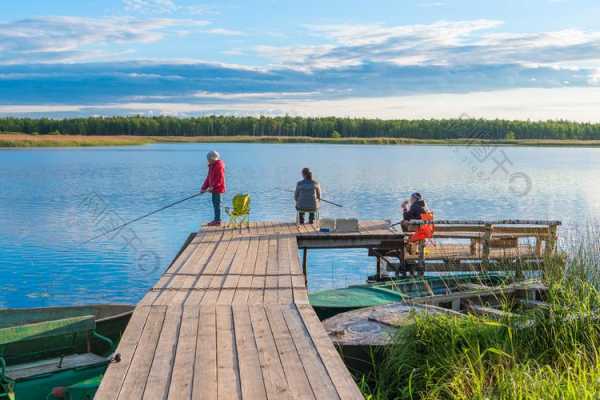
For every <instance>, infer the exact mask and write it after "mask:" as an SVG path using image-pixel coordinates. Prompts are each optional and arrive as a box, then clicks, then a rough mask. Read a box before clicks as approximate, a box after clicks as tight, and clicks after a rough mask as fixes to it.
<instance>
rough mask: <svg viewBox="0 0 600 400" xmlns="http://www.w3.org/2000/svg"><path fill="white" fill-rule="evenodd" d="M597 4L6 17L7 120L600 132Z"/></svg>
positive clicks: (63, 0) (196, 2)
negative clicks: (470, 123) (515, 123)
mask: <svg viewBox="0 0 600 400" xmlns="http://www.w3.org/2000/svg"><path fill="white" fill-rule="evenodd" d="M599 20H600V3H599V2H598V1H597V0H526V1H524V0H518V1H517V0H490V1H481V0H478V1H475V0H439V1H437V0H414V1H410V0H403V1H400V0H389V1H388V0H385V1H379V0H371V1H365V0H343V1H342V0H319V1H317V0H303V1H286V0H280V1H274V0H273V1H267V0H245V1H242V0H220V1H214V2H211V1H200V0H87V1H86V0H77V1H75V0H53V1H47V0H28V1H21V2H18V1H13V0H6V1H2V2H0V94H1V96H0V115H18V116H51V117H59V116H80V115H115V114H118V115H121V114H132V113H135V114H148V115H157V114H169V115H181V116H185V115H203V114H212V113H221V114H234V115H257V114H269V115H282V114H290V115H339V116H368V117H380V118H436V117H461V116H465V115H469V116H473V117H485V118H514V119H528V118H529V119H573V120H581V121H591V120H593V121H600V112H598V111H597V110H598V109H599V106H600V25H599V24H598V21H599Z"/></svg>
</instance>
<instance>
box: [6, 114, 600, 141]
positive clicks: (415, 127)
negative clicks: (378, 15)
mask: <svg viewBox="0 0 600 400" xmlns="http://www.w3.org/2000/svg"><path fill="white" fill-rule="evenodd" d="M0 132H13V133H28V134H39V135H47V134H64V135H74V134H78V135H136V136H239V135H247V136H291V137H294V136H308V137H315V138H340V137H348V138H352V137H362V138H372V137H389V138H411V139H440V140H443V139H461V138H462V139H465V138H467V139H468V138H473V139H478V140H486V139H489V140H505V139H506V140H514V139H568V140H598V139H600V124H593V123H579V122H571V121H562V120H558V121H510V120H500V119H495V120H486V119H420V120H419V119H417V120H407V119H399V120H382V119H366V118H337V117H323V118H306V117H291V116H284V117H234V116H203V117H194V118H178V117H170V116H159V117H145V116H125V117H89V118H68V119H49V118H40V119H33V118H10V117H7V118H0Z"/></svg>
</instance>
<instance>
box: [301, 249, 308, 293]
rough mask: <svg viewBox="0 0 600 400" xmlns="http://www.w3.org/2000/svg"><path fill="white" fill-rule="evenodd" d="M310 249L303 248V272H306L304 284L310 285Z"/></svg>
mask: <svg viewBox="0 0 600 400" xmlns="http://www.w3.org/2000/svg"><path fill="white" fill-rule="evenodd" d="M307 263H308V249H307V248H306V247H305V248H303V249H302V273H303V274H304V285H308V267H307Z"/></svg>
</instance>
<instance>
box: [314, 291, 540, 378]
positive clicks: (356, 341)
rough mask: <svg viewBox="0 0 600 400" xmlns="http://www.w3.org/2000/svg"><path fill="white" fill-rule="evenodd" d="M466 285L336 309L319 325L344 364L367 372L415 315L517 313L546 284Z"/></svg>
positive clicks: (537, 302) (533, 303) (535, 300)
mask: <svg viewBox="0 0 600 400" xmlns="http://www.w3.org/2000/svg"><path fill="white" fill-rule="evenodd" d="M469 286H470V287H469V290H466V291H463V292H457V293H452V294H448V295H434V296H426V297H421V298H416V299H413V300H409V301H407V302H401V303H391V304H384V305H380V306H374V307H368V308H362V309H359V310H354V311H349V312H345V313H341V314H338V315H336V316H334V317H332V318H329V319H326V320H325V321H323V325H324V327H325V329H326V331H327V333H328V334H329V337H330V338H331V340H332V341H333V342H334V344H335V345H336V347H337V348H338V350H339V351H340V353H341V354H342V356H343V357H344V360H345V361H346V363H347V365H348V367H349V368H350V369H351V370H352V371H355V372H358V373H359V374H360V373H365V372H368V371H369V370H370V368H371V366H372V363H373V362H374V361H376V360H377V358H378V357H379V356H380V355H381V354H382V353H381V351H382V350H383V349H384V348H385V347H386V346H388V345H390V344H392V343H393V342H394V341H398V340H400V341H402V339H401V337H402V336H401V335H402V333H403V332H407V329H410V328H411V327H412V326H413V324H414V322H415V317H416V316H417V315H426V314H429V315H439V314H446V315H456V316H462V315H464V314H466V313H473V314H479V315H487V316H489V317H491V318H504V317H510V316H517V314H513V313H511V312H508V311H507V310H506V309H505V306H506V305H512V306H513V307H514V311H516V310H518V309H525V308H529V307H538V306H540V305H542V304H544V303H543V302H542V300H543V298H544V293H545V290H546V288H545V286H543V285H542V284H541V283H539V282H537V281H524V282H518V283H512V284H508V285H505V286H501V287H489V286H484V285H475V284H473V285H469Z"/></svg>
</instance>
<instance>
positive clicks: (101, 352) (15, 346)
mask: <svg viewBox="0 0 600 400" xmlns="http://www.w3.org/2000/svg"><path fill="white" fill-rule="evenodd" d="M133 309H134V306H131V305H90V306H74V307H49V308H30V309H0V329H4V331H3V332H6V333H5V334H11V333H12V332H20V333H19V335H20V336H19V337H21V336H22V337H23V339H19V340H17V341H14V340H12V341H11V340H9V341H7V340H6V337H5V340H4V344H3V345H2V346H0V347H2V351H3V353H2V358H3V359H4V361H5V362H6V364H7V368H6V378H5V379H3V382H0V393H1V392H11V395H12V396H14V399H15V400H38V399H52V398H53V397H52V396H51V395H50V393H51V391H52V390H53V389H54V388H57V387H60V388H65V390H69V387H71V386H73V385H77V384H78V383H80V382H83V381H86V382H93V381H94V380H96V381H97V382H98V383H99V381H100V377H101V376H102V374H104V372H105V370H106V367H107V365H108V363H109V361H110V357H108V356H106V354H107V352H108V351H110V349H111V346H109V345H108V344H107V343H108V341H107V340H105V339H103V338H108V339H109V340H110V341H112V342H113V344H115V345H116V344H117V343H118V342H119V340H120V338H121V336H122V334H123V332H124V331H125V328H126V327H127V324H128V322H129V319H130V318H131V314H132V313H133ZM78 318H79V319H83V320H85V319H88V320H90V321H93V325H92V326H93V327H94V328H93V331H94V334H95V335H96V334H97V335H99V336H93V337H91V339H90V336H89V335H88V334H83V333H84V331H82V333H76V334H75V333H73V332H65V333H64V334H55V333H56V332H54V331H53V334H50V335H41V336H40V335H38V336H36V335H33V333H34V331H33V330H32V329H33V328H32V327H41V326H51V324H52V323H53V321H65V320H69V319H73V320H77V319H78ZM6 328H8V329H6ZM27 329H29V331H28V330H27ZM29 332H31V336H30V335H29ZM61 332H62V331H61ZM100 336H101V337H103V338H100ZM0 339H1V338H0ZM65 344H67V346H66V345H65ZM70 360H73V362H72V363H70ZM83 360H85V362H81V361H83ZM63 362H64V364H63ZM38 371H39V372H38ZM7 379H8V380H7ZM88 386H89V385H88ZM95 388H97V385H96V386H95ZM73 391H74V392H73V395H72V396H71V395H70V394H69V397H68V398H69V399H77V398H81V399H85V398H87V399H91V398H92V397H93V393H95V389H94V388H93V387H92V388H89V387H86V389H85V390H84V389H82V388H78V389H77V390H76V389H73ZM86 391H87V393H88V394H89V393H90V391H91V394H89V395H87V397H85V396H83V395H82V396H83V397H78V396H75V394H74V393H75V392H77V393H86ZM0 399H4V398H3V397H2V396H1V395H0Z"/></svg>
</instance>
